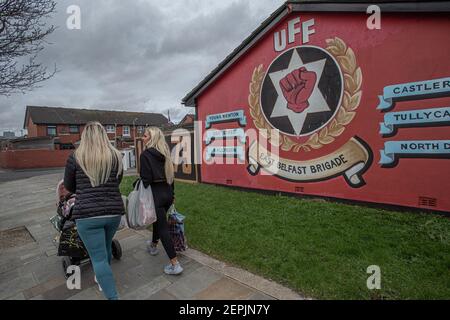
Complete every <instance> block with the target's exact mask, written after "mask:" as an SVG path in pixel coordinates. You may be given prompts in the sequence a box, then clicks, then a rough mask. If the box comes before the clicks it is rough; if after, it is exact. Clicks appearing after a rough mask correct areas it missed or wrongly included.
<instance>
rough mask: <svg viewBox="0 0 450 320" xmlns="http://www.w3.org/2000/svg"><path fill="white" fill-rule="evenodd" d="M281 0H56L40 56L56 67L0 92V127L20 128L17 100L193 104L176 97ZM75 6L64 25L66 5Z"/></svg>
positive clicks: (178, 111) (132, 106) (147, 107)
mask: <svg viewBox="0 0 450 320" xmlns="http://www.w3.org/2000/svg"><path fill="white" fill-rule="evenodd" d="M282 3H283V0H277V1H272V0H235V1H217V2H216V1H209V0H186V1H169V0H164V1H156V0H154V1H153V0H129V1H123V0H95V1H92V0H63V1H59V2H58V7H57V10H58V12H57V13H56V14H55V15H54V17H53V19H51V20H49V23H52V24H54V25H56V26H57V27H58V29H57V30H56V31H55V32H54V33H53V34H52V35H51V37H50V38H49V42H50V44H49V45H48V46H47V47H46V49H45V50H44V51H43V52H42V54H41V56H40V61H42V63H43V64H45V65H47V66H48V67H49V68H52V67H53V66H54V65H55V64H56V66H57V67H58V69H59V70H60V72H58V73H57V74H56V75H55V76H54V77H53V78H52V79H50V80H49V81H47V82H45V83H43V84H42V87H41V88H38V89H36V90H34V91H32V92H28V93H26V94H25V95H22V94H16V95H14V96H11V97H0V134H1V131H3V130H5V129H18V128H21V126H22V123H23V117H24V110H25V106H26V105H27V104H28V105H50V106H66V107H80V108H81V107H85V108H86V107H89V108H98V109H116V110H134V111H153V112H155V111H156V112H164V113H165V114H166V113H167V110H169V109H170V113H171V117H172V119H173V120H175V121H178V120H181V118H182V117H183V116H184V115H185V114H186V113H187V112H193V110H190V109H188V108H185V107H183V106H181V105H180V100H181V98H182V97H183V96H184V95H185V94H186V93H187V92H188V91H189V90H190V89H192V88H193V87H194V86H195V85H196V84H197V83H198V82H199V81H200V80H201V79H202V78H203V77H204V76H206V74H208V73H209V72H210V71H211V70H212V69H213V68H214V67H215V66H216V65H217V64H218V63H219V62H220V61H221V60H222V59H223V58H225V56H227V55H228V54H229V53H230V52H231V50H233V49H234V48H235V47H236V46H237V45H239V43H240V42H241V41H242V40H244V38H245V37H247V36H248V35H249V34H250V32H251V31H253V30H254V29H255V28H256V27H257V26H258V25H259V24H260V23H261V22H262V21H263V20H264V19H265V18H266V17H267V16H268V15H269V14H271V13H272V12H273V11H274V10H275V9H276V8H277V7H278V6H279V5H281V4H282ZM69 5H78V6H80V8H81V19H82V20H81V22H82V25H81V27H82V29H81V30H68V29H67V28H66V19H67V17H68V14H67V13H66V8H67V7H68V6H69Z"/></svg>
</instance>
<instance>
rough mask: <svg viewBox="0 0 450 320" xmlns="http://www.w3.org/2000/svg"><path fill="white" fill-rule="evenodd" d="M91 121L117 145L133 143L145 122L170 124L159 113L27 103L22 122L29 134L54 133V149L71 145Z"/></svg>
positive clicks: (70, 146) (66, 147) (68, 147)
mask: <svg viewBox="0 0 450 320" xmlns="http://www.w3.org/2000/svg"><path fill="white" fill-rule="evenodd" d="M90 121H98V122H100V123H101V124H103V125H104V126H105V128H106V130H107V133H108V137H109V139H110V141H111V142H112V143H113V144H114V145H115V146H116V147H117V148H119V149H123V148H127V147H130V146H133V145H134V139H135V137H139V136H141V135H142V134H143V132H144V129H145V127H147V126H157V127H162V128H163V127H167V126H168V125H169V124H170V123H169V120H168V119H167V118H166V117H165V116H164V115H162V114H160V113H143V112H126V111H105V110H89V109H70V108H59V107H42V106H27V108H26V112H25V119H24V125H23V126H24V128H26V129H27V130H28V137H29V138H31V137H53V138H55V147H56V149H73V148H74V145H75V144H76V143H77V142H79V141H80V138H81V133H82V131H83V128H84V126H85V125H86V123H88V122H90Z"/></svg>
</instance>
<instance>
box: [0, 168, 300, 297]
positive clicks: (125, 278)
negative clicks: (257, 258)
mask: <svg viewBox="0 0 450 320" xmlns="http://www.w3.org/2000/svg"><path fill="white" fill-rule="evenodd" d="M62 177H63V170H62V169H56V170H37V171H36V170H34V171H32V170H31V171H30V170H28V171H27V172H25V173H24V172H14V171H4V170H3V171H0V234H2V236H0V242H2V241H3V240H5V237H4V235H5V231H7V230H11V229H17V228H20V227H23V229H22V230H20V229H17V230H18V231H17V230H15V231H14V232H16V231H17V232H19V231H20V232H22V236H19V237H17V239H20V241H19V240H18V241H17V242H15V243H13V244H11V242H9V243H8V242H7V241H3V244H4V245H3V246H0V299H2V300H3V299H13V300H65V299H69V300H102V299H104V297H103V294H102V293H101V292H100V291H99V290H98V286H97V285H96V284H95V282H94V273H93V271H92V267H91V266H90V265H89V264H87V265H85V266H83V267H82V268H81V289H80V290H77V289H74V290H69V289H68V288H67V284H66V279H65V277H64V273H63V267H62V258H61V257H58V256H57V255H56V254H57V247H56V244H55V242H54V238H55V236H56V235H57V232H56V230H55V229H54V228H53V226H52V225H51V224H50V222H49V218H50V217H51V216H53V215H54V214H55V209H56V205H55V187H56V184H57V182H58V181H59V180H60V179H62ZM17 232H16V233H17ZM20 232H19V233H20ZM28 233H29V234H28ZM2 237H3V240H2ZM150 237H151V233H150V232H148V231H135V230H131V229H124V230H121V231H119V232H118V233H117V234H116V239H118V240H119V241H120V244H121V246H122V250H123V256H122V259H121V260H120V261H119V260H113V262H112V268H113V273H114V276H115V279H116V285H117V290H118V293H119V296H120V298H121V299H132V300H148V299H150V300H161V299H162V300H186V299H189V300H191V299H192V300H224V299H226V300H272V299H303V297H302V296H300V295H299V294H297V293H296V292H294V291H292V290H290V289H289V288H285V287H283V286H281V285H279V284H277V283H275V282H273V281H270V280H267V279H264V278H262V277H259V276H257V275H254V274H251V273H249V272H247V271H245V270H242V269H240V268H236V267H234V266H230V265H228V264H226V263H224V262H221V261H218V260H216V259H213V258H211V257H209V256H207V255H205V254H203V253H201V252H199V251H196V250H193V249H188V250H187V251H186V252H184V253H183V254H180V256H179V260H180V262H181V264H182V266H183V268H184V272H183V273H182V274H181V275H178V276H168V275H165V274H164V273H163V267H164V265H165V264H167V263H168V258H167V256H166V255H165V252H164V249H162V248H161V247H160V254H159V255H157V256H150V255H149V254H148V253H147V252H146V248H145V247H146V245H145V240H147V239H149V238H150Z"/></svg>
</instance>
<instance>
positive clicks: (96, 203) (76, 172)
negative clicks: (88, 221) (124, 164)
mask: <svg viewBox="0 0 450 320" xmlns="http://www.w3.org/2000/svg"><path fill="white" fill-rule="evenodd" d="M116 176H117V168H114V169H113V170H111V175H110V176H109V179H108V181H107V182H106V183H105V184H103V185H100V186H98V187H92V186H91V182H90V181H89V178H88V177H87V175H86V174H85V173H84V172H83V170H82V169H81V167H80V165H79V164H78V163H77V161H76V159H75V156H74V155H73V154H72V155H70V156H69V158H68V159H67V164H66V170H65V172H64V186H65V187H66V189H67V190H68V191H69V192H72V193H76V200H75V205H74V207H73V211H72V220H76V219H82V218H91V217H99V216H105V215H123V214H125V209H124V206H123V201H122V195H121V194H120V190H119V185H120V182H121V181H122V174H121V175H119V177H116Z"/></svg>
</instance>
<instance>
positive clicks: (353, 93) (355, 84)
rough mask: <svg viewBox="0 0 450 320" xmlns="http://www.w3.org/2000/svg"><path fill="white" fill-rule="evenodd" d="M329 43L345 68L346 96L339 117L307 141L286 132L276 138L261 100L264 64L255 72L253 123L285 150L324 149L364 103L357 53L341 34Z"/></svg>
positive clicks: (251, 111)
mask: <svg viewBox="0 0 450 320" xmlns="http://www.w3.org/2000/svg"><path fill="white" fill-rule="evenodd" d="M326 43H327V47H326V50H327V51H328V52H329V53H330V54H331V55H333V57H334V58H335V59H336V61H337V62H338V63H339V65H340V67H341V70H342V73H343V77H344V95H343V98H342V102H341V105H340V106H339V110H338V112H337V114H336V116H335V118H334V119H333V120H332V121H331V122H330V123H329V124H328V125H327V126H326V127H324V128H323V129H321V130H320V131H319V132H316V133H314V134H313V135H311V136H310V137H309V139H308V140H307V141H306V142H305V143H297V142H295V141H294V140H292V139H291V138H290V137H289V136H287V135H284V134H280V139H279V141H278V139H273V138H274V137H273V136H272V128H271V125H270V124H269V123H268V122H267V120H266V119H265V118H264V116H263V114H262V111H261V106H260V101H259V96H260V92H261V86H262V82H263V79H264V70H263V65H262V64H261V65H259V66H258V67H256V68H255V70H254V71H253V75H252V81H251V83H250V94H249V96H248V103H249V106H250V114H251V116H252V118H253V123H254V124H255V126H256V127H257V128H258V129H259V130H260V132H261V133H262V134H263V136H265V138H267V139H268V140H269V141H270V142H271V143H272V144H276V145H280V146H281V149H282V150H284V151H291V150H293V151H294V152H299V151H300V150H304V151H306V152H308V151H311V150H312V149H320V148H322V147H323V146H324V145H327V144H330V143H332V142H334V141H335V138H336V137H338V136H340V135H341V134H342V133H343V132H344V130H345V126H346V125H348V124H349V123H350V122H351V121H352V120H353V118H354V117H355V115H356V112H355V110H356V109H357V108H358V106H359V104H360V102H361V94H362V92H361V83H362V73H361V69H360V68H359V67H358V66H357V64H356V57H355V53H354V52H353V50H352V49H351V48H349V47H347V45H346V44H345V43H344V41H342V40H341V39H339V38H338V37H335V38H334V39H327V40H326Z"/></svg>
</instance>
